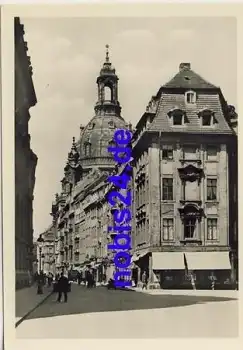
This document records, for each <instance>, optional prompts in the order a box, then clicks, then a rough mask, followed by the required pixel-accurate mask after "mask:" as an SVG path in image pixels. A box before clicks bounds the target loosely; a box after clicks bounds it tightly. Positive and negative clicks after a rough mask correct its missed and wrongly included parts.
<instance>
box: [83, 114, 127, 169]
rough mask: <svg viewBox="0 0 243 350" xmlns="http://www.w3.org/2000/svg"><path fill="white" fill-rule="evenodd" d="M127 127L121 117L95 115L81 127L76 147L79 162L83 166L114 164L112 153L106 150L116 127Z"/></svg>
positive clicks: (111, 165) (103, 166)
mask: <svg viewBox="0 0 243 350" xmlns="http://www.w3.org/2000/svg"><path fill="white" fill-rule="evenodd" d="M125 128H128V127H127V125H126V122H125V121H124V119H123V118H122V117H118V116H115V115H113V116H107V115H104V116H95V117H94V118H92V119H91V121H90V122H89V123H88V125H87V126H86V127H85V128H82V127H81V135H80V140H79V142H78V144H77V148H78V151H79V155H80V158H79V159H80V164H81V166H82V168H83V170H85V168H90V167H102V168H110V167H113V166H114V162H113V155H112V154H111V153H109V152H108V151H107V147H108V146H109V143H110V142H111V141H112V139H113V136H114V133H115V130H116V129H125Z"/></svg>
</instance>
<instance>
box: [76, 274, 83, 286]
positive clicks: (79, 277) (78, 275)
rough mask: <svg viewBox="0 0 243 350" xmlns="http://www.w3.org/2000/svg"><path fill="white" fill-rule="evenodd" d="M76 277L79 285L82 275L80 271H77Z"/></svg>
mask: <svg viewBox="0 0 243 350" xmlns="http://www.w3.org/2000/svg"><path fill="white" fill-rule="evenodd" d="M77 279H78V284H79V285H80V284H81V281H82V276H81V273H80V272H78V274H77Z"/></svg>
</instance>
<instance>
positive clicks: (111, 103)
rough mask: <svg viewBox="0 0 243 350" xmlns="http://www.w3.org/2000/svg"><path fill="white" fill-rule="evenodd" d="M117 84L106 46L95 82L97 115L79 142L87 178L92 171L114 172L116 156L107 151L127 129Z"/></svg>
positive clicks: (81, 131)
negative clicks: (115, 138)
mask: <svg viewBox="0 0 243 350" xmlns="http://www.w3.org/2000/svg"><path fill="white" fill-rule="evenodd" d="M118 80H119V79H118V76H117V74H116V70H115V68H114V66H113V65H112V63H111V61H110V54H109V46H108V45H106V55H105V61H104V63H103V65H102V67H101V70H100V74H99V76H98V78H97V80H96V83H97V102H96V104H95V106H94V112H95V115H94V117H93V118H92V119H91V120H90V121H89V123H88V124H87V125H86V126H83V125H81V126H80V139H79V141H78V143H77V149H78V152H79V163H80V165H81V166H82V171H83V174H84V175H85V174H87V173H88V172H89V171H90V170H91V169H93V168H97V169H100V170H101V171H110V170H111V169H113V168H114V165H115V163H114V160H113V155H112V154H111V153H109V152H108V151H107V148H108V146H109V144H110V143H111V142H112V139H113V136H114V133H115V131H116V129H127V128H128V126H127V123H126V122H125V120H124V119H123V118H122V116H121V107H120V103H119V101H118Z"/></svg>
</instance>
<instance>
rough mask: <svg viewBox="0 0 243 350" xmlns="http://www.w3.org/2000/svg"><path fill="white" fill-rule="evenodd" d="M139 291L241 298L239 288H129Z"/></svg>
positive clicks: (152, 293)
mask: <svg viewBox="0 0 243 350" xmlns="http://www.w3.org/2000/svg"><path fill="white" fill-rule="evenodd" d="M129 290H133V291H135V292H139V293H145V294H149V295H165V294H167V295H168V294H170V295H191V296H214V297H225V298H234V299H238V298H239V291H238V290H206V289H205V290H202V289H199V290H192V289H189V290H187V289H143V290H142V288H138V287H137V288H129Z"/></svg>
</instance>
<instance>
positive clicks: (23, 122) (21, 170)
mask: <svg viewBox="0 0 243 350" xmlns="http://www.w3.org/2000/svg"><path fill="white" fill-rule="evenodd" d="M14 29H15V269H16V288H21V287H24V286H27V285H29V281H30V275H31V274H32V267H33V261H32V260H33V255H32V250H33V223H32V217H33V206H32V203H33V191H34V185H35V168H36V164H37V156H36V155H35V154H34V153H33V151H32V150H31V148H30V135H29V130H28V123H29V119H30V114H29V109H30V108H31V107H33V106H35V104H36V102H37V100H36V95H35V89H34V86H33V81H32V67H31V65H30V57H29V56H27V51H28V48H27V44H26V42H25V41H24V28H23V25H22V24H21V23H20V20H19V18H15V28H14Z"/></svg>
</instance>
